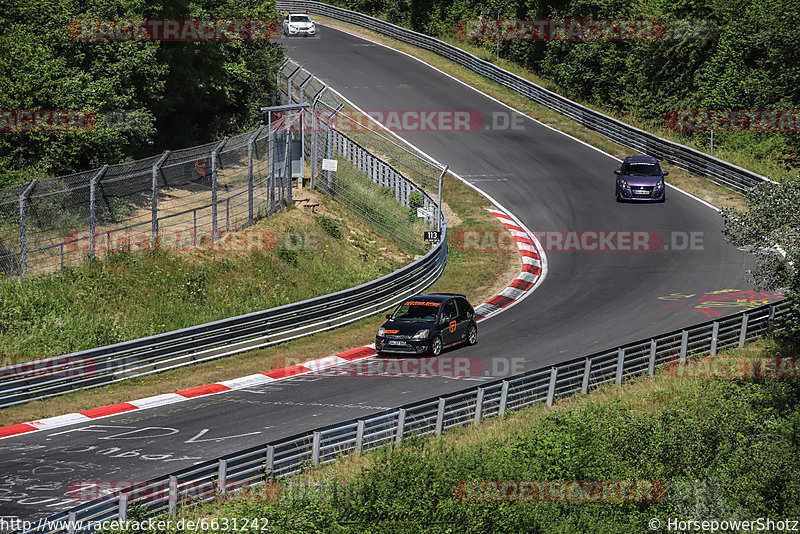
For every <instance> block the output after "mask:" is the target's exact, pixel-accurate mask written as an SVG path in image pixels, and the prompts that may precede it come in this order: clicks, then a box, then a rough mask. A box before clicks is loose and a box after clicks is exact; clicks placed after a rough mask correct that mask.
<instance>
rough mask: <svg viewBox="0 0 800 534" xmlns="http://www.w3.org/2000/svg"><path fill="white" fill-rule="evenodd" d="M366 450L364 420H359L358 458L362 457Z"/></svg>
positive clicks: (357, 432) (357, 434) (357, 433)
mask: <svg viewBox="0 0 800 534" xmlns="http://www.w3.org/2000/svg"><path fill="white" fill-rule="evenodd" d="M363 448H364V420H363V419H359V420H358V424H357V426H356V456H360V455H361V451H362V449H363Z"/></svg>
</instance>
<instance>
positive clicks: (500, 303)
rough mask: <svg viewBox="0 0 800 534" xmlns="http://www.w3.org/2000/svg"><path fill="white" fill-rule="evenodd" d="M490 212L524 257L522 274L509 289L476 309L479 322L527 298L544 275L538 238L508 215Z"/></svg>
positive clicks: (495, 211) (494, 211)
mask: <svg viewBox="0 0 800 534" xmlns="http://www.w3.org/2000/svg"><path fill="white" fill-rule="evenodd" d="M489 212H490V213H491V214H492V215H494V216H495V217H497V218H498V219H499V220H500V222H501V223H503V226H505V227H506V229H508V231H509V232H510V233H511V235H512V236H513V237H514V241H515V242H516V243H517V248H519V253H520V255H521V256H522V272H520V273H519V276H518V277H517V279H516V280H514V281H513V282H511V283H510V284H509V286H508V287H507V288H505V289H504V290H503V291H501V292H500V293H498V294H497V295H495V296H494V297H492V298H491V299H489V300H487V301H486V302H484V303H483V304H481V305H479V306H478V307H476V308H475V314H476V315H477V317H478V321H482V320H484V319H487V318H488V317H491V316H492V315H495V314H497V313H500V311H502V310H503V309H504V308H507V307H509V306H511V305H512V304H514V303H516V302H519V301H520V300H521V299H523V298H524V297H526V296H527V295H528V294H529V292H530V291H531V290H532V289H533V287H534V286H535V285H536V283H537V281H539V279H540V277H541V275H542V258H541V256H540V255H539V248H538V247H537V244H538V243H537V242H536V237H534V236H533V234H531V233H530V232H529V231H527V230H526V229H525V228H523V226H522V225H521V223H519V222H517V221H514V220H513V219H512V218H511V217H510V216H508V215H507V214H506V213H504V212H501V211H497V210H489Z"/></svg>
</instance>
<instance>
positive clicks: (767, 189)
mask: <svg viewBox="0 0 800 534" xmlns="http://www.w3.org/2000/svg"><path fill="white" fill-rule="evenodd" d="M745 198H746V200H747V209H744V210H739V209H725V210H723V211H722V217H723V219H724V221H725V236H726V239H727V240H728V241H729V242H730V243H732V244H733V245H735V246H737V247H748V248H750V249H751V250H752V252H753V254H755V256H756V258H757V266H756V268H755V269H754V270H753V271H752V273H751V276H752V278H753V280H754V281H755V282H756V284H757V285H758V286H759V287H760V288H762V289H765V290H777V289H784V290H785V292H786V295H787V297H788V298H789V299H790V300H791V301H792V302H793V306H792V310H791V312H790V313H789V314H788V318H787V319H786V326H787V331H786V332H784V333H783V334H782V335H781V336H780V340H781V341H782V343H783V345H784V348H787V349H790V350H792V351H796V350H797V349H798V348H800V270H798V265H800V211H799V210H798V206H800V176H798V177H796V178H794V179H790V180H785V181H783V182H781V183H774V182H765V183H762V184H759V185H757V186H756V187H753V188H752V189H750V190H749V191H748V192H747V193H745Z"/></svg>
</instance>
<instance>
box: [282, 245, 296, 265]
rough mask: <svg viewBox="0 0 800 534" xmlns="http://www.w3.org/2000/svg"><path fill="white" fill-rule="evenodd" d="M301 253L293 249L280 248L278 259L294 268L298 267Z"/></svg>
mask: <svg viewBox="0 0 800 534" xmlns="http://www.w3.org/2000/svg"><path fill="white" fill-rule="evenodd" d="M299 256H300V254H299V252H297V250H295V249H293V248H286V247H278V257H279V258H280V259H281V260H283V261H285V262H286V263H287V264H289V265H291V266H292V267H297V261H298V257H299Z"/></svg>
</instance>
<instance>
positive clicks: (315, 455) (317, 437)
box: [311, 432, 322, 467]
mask: <svg viewBox="0 0 800 534" xmlns="http://www.w3.org/2000/svg"><path fill="white" fill-rule="evenodd" d="M321 442H322V433H320V432H314V442H313V445H312V447H311V464H312V465H313V466H314V467H317V466H319V446H320V443H321Z"/></svg>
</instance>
